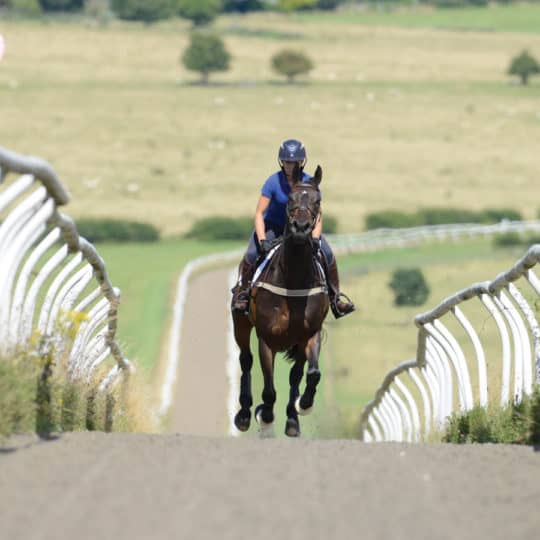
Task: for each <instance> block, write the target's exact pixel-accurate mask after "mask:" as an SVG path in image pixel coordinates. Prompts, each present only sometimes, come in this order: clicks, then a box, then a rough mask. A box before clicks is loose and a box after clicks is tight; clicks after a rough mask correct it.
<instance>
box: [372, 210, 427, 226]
mask: <svg viewBox="0 0 540 540" xmlns="http://www.w3.org/2000/svg"><path fill="white" fill-rule="evenodd" d="M423 224H424V223H423V222H422V221H420V217H419V216H418V214H407V213H405V212H401V211H399V210H382V211H380V212H372V213H371V214H368V215H367V216H366V229H367V230H368V231H370V230H372V229H386V228H387V229H403V228H407V227H417V226H419V225H423Z"/></svg>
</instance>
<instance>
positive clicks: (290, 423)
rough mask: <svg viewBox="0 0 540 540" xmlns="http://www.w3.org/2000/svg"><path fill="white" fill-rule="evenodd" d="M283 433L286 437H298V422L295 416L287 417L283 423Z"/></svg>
mask: <svg viewBox="0 0 540 540" xmlns="http://www.w3.org/2000/svg"><path fill="white" fill-rule="evenodd" d="M285 435H287V437H300V424H299V423H298V420H296V419H295V418H287V423H286V424H285Z"/></svg>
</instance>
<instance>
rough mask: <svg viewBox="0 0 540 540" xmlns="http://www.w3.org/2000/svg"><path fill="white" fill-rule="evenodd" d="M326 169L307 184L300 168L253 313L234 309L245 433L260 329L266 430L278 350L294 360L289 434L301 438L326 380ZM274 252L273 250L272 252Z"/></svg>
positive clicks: (257, 284) (254, 292)
mask: <svg viewBox="0 0 540 540" xmlns="http://www.w3.org/2000/svg"><path fill="white" fill-rule="evenodd" d="M321 180H322V170H321V168H320V167H317V170H316V172H315V175H314V177H313V178H312V179H311V180H310V181H308V182H305V181H304V182H302V180H301V174H300V169H299V167H298V166H296V167H295V170H294V173H293V186H292V189H291V193H290V194H289V200H288V203H287V222H286V225H285V231H284V234H283V240H282V242H281V243H279V244H277V245H276V247H274V249H273V251H275V253H273V255H272V256H271V258H270V259H267V261H268V262H267V265H266V267H265V268H264V270H263V271H262V273H261V274H260V275H259V276H257V273H256V274H255V277H254V283H252V289H251V298H250V308H249V314H247V315H246V314H243V313H239V312H237V311H234V310H233V311H232V317H233V322H234V335H235V339H236V343H237V344H238V347H239V348H240V366H241V369H242V375H241V379H240V406H241V408H240V411H239V412H238V413H237V414H236V416H235V419H234V422H235V425H236V427H237V428H238V429H239V430H240V431H247V430H248V429H249V425H250V422H251V406H252V405H253V397H252V394H251V367H252V365H253V356H252V354H251V350H250V334H251V330H252V328H255V331H256V333H257V337H258V339H259V358H260V362H261V368H262V372H263V376H264V389H263V392H262V400H263V403H262V404H260V405H258V406H257V407H256V409H255V418H256V419H257V421H258V422H259V423H260V425H261V429H262V430H263V431H264V430H267V429H268V428H269V426H271V425H272V424H273V422H274V411H273V408H274V403H275V401H276V390H275V388H274V359H275V355H276V353H277V352H283V351H287V356H288V358H290V359H291V360H293V361H294V363H293V365H292V368H291V371H290V375H289V384H290V393H289V402H288V405H287V423H286V427H285V434H286V435H288V436H289V437H297V436H299V435H300V424H299V422H298V414H301V415H304V414H308V413H309V412H311V409H312V407H313V401H314V397H315V392H316V390H317V385H318V383H319V381H320V378H321V372H320V371H319V363H318V362H319V353H320V349H321V327H322V324H323V321H324V319H325V317H326V315H327V313H328V308H329V300H328V294H327V288H326V282H325V278H324V273H323V271H322V269H321V266H320V263H319V262H318V260H317V259H316V257H314V254H313V244H312V238H311V233H312V231H313V227H314V226H315V224H316V222H317V220H318V218H319V214H320V201H321V194H320V191H319V184H320V183H321ZM271 253H272V252H271ZM306 361H307V363H308V371H307V375H306V388H305V391H304V393H303V394H302V396H301V397H300V382H301V380H302V376H303V374H304V365H305V363H306Z"/></svg>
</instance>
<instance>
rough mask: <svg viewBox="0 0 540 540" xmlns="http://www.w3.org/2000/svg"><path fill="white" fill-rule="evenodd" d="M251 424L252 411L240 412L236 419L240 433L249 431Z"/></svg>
mask: <svg viewBox="0 0 540 540" xmlns="http://www.w3.org/2000/svg"><path fill="white" fill-rule="evenodd" d="M250 423H251V411H243V410H240V411H238V412H237V413H236V416H235V417H234V425H235V426H236V428H237V429H238V430H239V431H243V432H245V431H247V430H248V429H249V424H250Z"/></svg>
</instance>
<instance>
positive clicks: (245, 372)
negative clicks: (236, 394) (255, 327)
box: [233, 312, 253, 431]
mask: <svg viewBox="0 0 540 540" xmlns="http://www.w3.org/2000/svg"><path fill="white" fill-rule="evenodd" d="M233 322H234V337H235V339H236V343H237V344H238V347H240V359H239V360H240V368H241V370H242V375H241V376H240V400H239V401H240V410H239V411H238V412H237V413H236V416H235V417H234V425H235V426H236V427H237V428H238V429H239V430H240V431H247V430H248V429H249V424H250V423H251V406H252V405H253V397H252V395H251V367H252V366H253V355H252V354H251V349H250V346H249V337H250V334H251V323H250V322H249V320H248V318H247V317H246V316H245V315H243V314H238V313H237V312H233Z"/></svg>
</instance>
